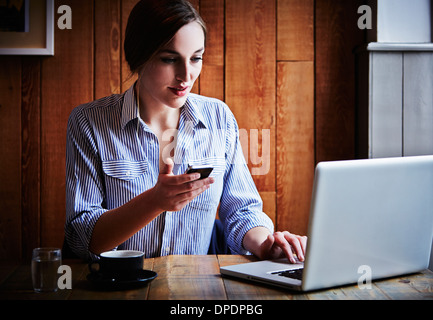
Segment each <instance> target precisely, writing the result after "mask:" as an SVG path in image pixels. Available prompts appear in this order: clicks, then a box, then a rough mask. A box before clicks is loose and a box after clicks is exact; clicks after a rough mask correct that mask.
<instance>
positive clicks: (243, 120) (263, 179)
mask: <svg viewBox="0 0 433 320" xmlns="http://www.w3.org/2000/svg"><path fill="white" fill-rule="evenodd" d="M275 6H276V4H275V1H269V0H266V1H265V0H253V1H252V0H239V1H227V2H226V66H225V68H226V69H225V72H226V83H225V91H226V102H227V104H228V105H229V107H230V108H231V109H232V111H233V113H234V115H235V117H236V118H237V121H238V124H239V128H241V129H245V130H247V132H248V134H249V135H250V130H251V129H253V130H270V139H269V140H270V141H264V142H262V141H260V142H259V143H258V144H256V145H253V146H254V148H255V150H254V149H253V148H251V145H250V146H248V145H242V147H243V148H244V149H245V148H246V149H247V150H248V148H249V150H250V152H249V153H248V154H249V155H250V157H249V159H246V160H247V162H248V164H249V168H250V169H251V170H252V169H254V168H257V169H258V170H259V171H258V172H257V173H256V174H253V178H254V181H255V183H256V185H257V188H258V189H259V191H274V190H275V166H274V165H273V164H274V163H275V116H276V115H275V91H276V89H275V74H276V72H275V69H276V61H275V55H276V17H275V11H276V10H275V9H276V7H275ZM259 136H260V137H261V135H259ZM250 137H251V135H250ZM263 143H265V144H269V146H270V147H269V150H270V154H269V155H268V154H264V155H262V158H263V159H264V160H263V161H264V162H262V163H261V164H259V165H257V164H255V163H254V160H255V159H254V155H255V154H258V155H260V154H261V151H262V149H263ZM251 155H253V157H251ZM262 168H264V169H265V170H264V171H262ZM267 168H269V170H267Z"/></svg>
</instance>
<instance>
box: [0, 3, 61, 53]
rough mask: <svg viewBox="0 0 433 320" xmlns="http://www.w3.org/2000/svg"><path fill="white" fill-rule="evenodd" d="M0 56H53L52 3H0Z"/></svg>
mask: <svg viewBox="0 0 433 320" xmlns="http://www.w3.org/2000/svg"><path fill="white" fill-rule="evenodd" d="M0 20H1V22H0V55H43V56H54V0H0Z"/></svg>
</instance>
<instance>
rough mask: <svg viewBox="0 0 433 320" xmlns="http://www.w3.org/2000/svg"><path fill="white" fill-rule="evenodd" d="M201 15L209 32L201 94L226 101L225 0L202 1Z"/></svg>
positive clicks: (201, 78) (201, 80)
mask: <svg viewBox="0 0 433 320" xmlns="http://www.w3.org/2000/svg"><path fill="white" fill-rule="evenodd" d="M200 15H201V16H202V18H203V20H204V21H205V23H206V27H207V29H208V32H207V39H206V51H205V54H204V55H203V70H202V73H201V75H200V91H199V92H200V94H201V95H204V96H208V97H213V98H217V99H220V100H224V98H225V97H224V57H225V56H224V48H225V47H224V37H225V33H224V16H225V12H224V0H201V1H200Z"/></svg>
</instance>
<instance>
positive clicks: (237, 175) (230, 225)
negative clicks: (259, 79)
mask: <svg viewBox="0 0 433 320" xmlns="http://www.w3.org/2000/svg"><path fill="white" fill-rule="evenodd" d="M226 134H227V136H226V171H225V176H224V189H223V192H222V196H221V203H220V211H219V217H220V219H221V221H222V222H223V224H224V226H225V234H226V236H227V243H228V245H229V247H230V249H231V250H232V251H234V252H235V253H237V254H248V253H249V252H248V251H247V250H245V248H244V247H243V239H244V237H245V234H246V233H247V232H248V231H249V230H251V229H253V228H256V227H265V228H267V229H269V231H270V232H273V231H274V225H273V222H272V220H271V219H270V218H269V217H268V216H267V215H266V214H265V213H264V212H263V201H262V199H261V197H260V195H259V193H258V191H257V188H256V185H255V183H254V181H253V178H252V176H251V174H250V171H249V169H248V166H247V164H246V161H245V158H244V155H243V152H242V147H241V144H240V140H239V129H238V125H237V123H236V120H235V118H234V116H233V115H232V114H231V117H230V118H229V121H228V122H227V130H226Z"/></svg>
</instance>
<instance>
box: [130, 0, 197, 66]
mask: <svg viewBox="0 0 433 320" xmlns="http://www.w3.org/2000/svg"><path fill="white" fill-rule="evenodd" d="M190 22H197V23H199V24H200V25H201V27H202V28H203V32H204V34H205V39H206V25H205V23H204V21H203V19H202V18H201V17H200V15H199V14H198V12H197V11H196V10H195V9H194V7H193V6H192V5H191V4H190V3H189V2H188V1H187V0H141V1H139V2H138V3H137V5H136V6H135V7H134V9H132V11H131V14H130V15H129V19H128V24H127V26H126V32H125V42H124V50H125V58H126V61H127V62H128V64H129V68H130V70H131V72H133V73H135V72H137V71H138V69H139V68H140V67H141V66H142V65H143V64H144V63H146V62H147V61H149V60H150V59H151V58H152V56H153V55H154V54H156V53H157V52H158V51H159V50H160V49H161V48H162V47H163V46H164V45H166V44H167V43H168V42H170V40H171V39H172V38H173V37H174V35H175V34H176V32H177V31H178V30H179V29H180V28H182V27H183V26H184V25H186V24H188V23H190Z"/></svg>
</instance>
